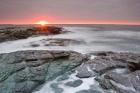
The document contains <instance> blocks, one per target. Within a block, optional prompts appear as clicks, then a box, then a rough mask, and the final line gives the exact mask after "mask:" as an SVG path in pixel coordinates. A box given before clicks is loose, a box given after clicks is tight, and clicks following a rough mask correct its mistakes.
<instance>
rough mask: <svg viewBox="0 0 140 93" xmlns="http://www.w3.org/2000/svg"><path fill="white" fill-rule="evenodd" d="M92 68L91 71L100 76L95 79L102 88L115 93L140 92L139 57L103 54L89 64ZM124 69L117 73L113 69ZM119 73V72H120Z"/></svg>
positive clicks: (110, 53)
mask: <svg viewBox="0 0 140 93" xmlns="http://www.w3.org/2000/svg"><path fill="white" fill-rule="evenodd" d="M92 62H93V63H94V65H95V66H94V65H93V64H92V65H91V67H93V66H94V68H95V69H93V71H95V72H97V73H99V74H100V76H98V77H96V80H97V81H98V82H99V84H100V85H101V87H102V88H104V89H106V90H109V89H112V90H114V91H116V92H117V93H139V92H140V87H139V86H140V79H139V78H140V75H139V73H140V70H139V64H140V55H139V54H133V53H112V52H109V53H104V54H103V55H100V56H99V57H97V58H95V59H94V60H93V61H91V62H89V63H92ZM120 68H123V69H126V70H125V72H122V73H120V72H117V71H115V69H120ZM120 71H121V70H120Z"/></svg>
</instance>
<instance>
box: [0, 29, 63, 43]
mask: <svg viewBox="0 0 140 93" xmlns="http://www.w3.org/2000/svg"><path fill="white" fill-rule="evenodd" d="M13 29H16V28H4V29H2V30H1V31H0V42H5V41H12V40H19V39H26V38H28V37H32V36H39V35H55V34H61V33H64V31H63V28H62V27H55V26H46V27H32V28H26V29H21V28H20V30H19V31H18V30H17V29H16V30H13Z"/></svg>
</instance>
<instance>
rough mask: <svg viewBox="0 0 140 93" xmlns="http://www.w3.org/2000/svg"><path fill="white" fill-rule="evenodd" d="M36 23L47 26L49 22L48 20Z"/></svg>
mask: <svg viewBox="0 0 140 93" xmlns="http://www.w3.org/2000/svg"><path fill="white" fill-rule="evenodd" d="M36 24H39V25H41V26H45V25H47V24H49V23H48V22H47V21H38V22H36Z"/></svg>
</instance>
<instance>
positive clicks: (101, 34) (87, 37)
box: [0, 27, 140, 53]
mask: <svg viewBox="0 0 140 93" xmlns="http://www.w3.org/2000/svg"><path fill="white" fill-rule="evenodd" d="M65 29H67V30H68V31H71V32H70V33H65V34H59V35H49V36H39V37H30V38H28V39H22V40H16V41H8V42H4V43H0V53H9V52H14V51H20V50H73V51H77V52H80V53H88V52H90V51H117V52H118V51H121V52H123V51H125V52H140V45H139V42H138V40H140V37H139V36H140V32H134V31H127V32H126V31H94V30H95V29H94V28H91V27H90V28H88V27H65ZM47 38H64V39H74V40H83V41H84V42H86V44H79V45H69V46H43V44H40V46H39V47H31V46H29V45H30V43H31V42H39V41H40V40H42V39H47ZM133 40H134V41H133Z"/></svg>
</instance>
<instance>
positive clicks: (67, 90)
mask: <svg viewBox="0 0 140 93" xmlns="http://www.w3.org/2000/svg"><path fill="white" fill-rule="evenodd" d="M58 78H59V77H58ZM58 78H57V79H58ZM94 78H95V77H91V78H84V79H81V80H82V81H83V83H82V84H81V85H80V86H78V87H69V86H66V85H65V83H67V82H69V81H75V80H78V79H79V78H77V77H76V73H73V74H71V75H70V76H69V79H67V80H64V81H57V79H55V80H53V81H50V82H47V83H46V84H45V85H44V86H43V87H42V88H41V89H40V90H39V91H36V92H34V93H55V92H54V91H53V89H52V88H51V87H50V85H51V84H53V83H58V86H59V87H60V88H62V89H63V93H76V92H78V91H81V90H88V89H90V86H91V85H94V86H96V87H97V89H98V84H97V83H96V81H95V80H94Z"/></svg>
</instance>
